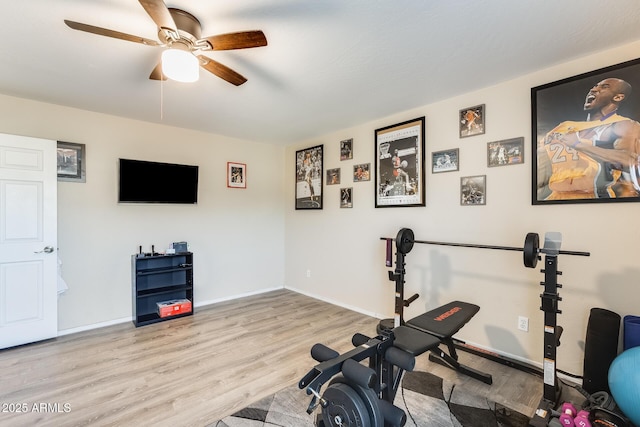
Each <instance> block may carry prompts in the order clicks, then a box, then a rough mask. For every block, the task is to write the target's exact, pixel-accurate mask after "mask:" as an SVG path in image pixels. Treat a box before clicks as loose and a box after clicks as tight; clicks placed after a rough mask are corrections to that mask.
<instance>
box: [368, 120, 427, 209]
mask: <svg viewBox="0 0 640 427" xmlns="http://www.w3.org/2000/svg"><path fill="white" fill-rule="evenodd" d="M424 123H425V118H424V117H420V118H417V119H413V120H409V121H406V122H403V123H399V124H396V125H392V126H387V127H384V128H381V129H377V130H376V131H375V144H376V147H375V148H376V150H375V151H376V167H375V175H376V188H375V191H376V208H383V207H406V206H424V205H425V174H424V146H425V144H424V133H425V125H424Z"/></svg>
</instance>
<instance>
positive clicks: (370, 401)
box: [329, 375, 384, 427]
mask: <svg viewBox="0 0 640 427" xmlns="http://www.w3.org/2000/svg"><path fill="white" fill-rule="evenodd" d="M331 384H346V385H348V386H349V387H351V388H352V389H354V390H355V391H356V392H357V393H358V395H359V396H360V398H361V399H362V401H363V402H364V404H365V406H366V407H367V410H368V412H369V424H370V426H371V427H384V417H383V416H382V410H381V409H380V405H379V403H378V402H379V401H380V398H379V397H378V395H377V394H376V392H375V391H373V390H372V389H370V388H365V387H362V386H359V385H358V384H355V383H353V382H352V381H350V380H348V379H347V378H345V377H344V376H343V375H338V376H336V377H334V378H333V379H332V380H331V382H330V383H329V385H331Z"/></svg>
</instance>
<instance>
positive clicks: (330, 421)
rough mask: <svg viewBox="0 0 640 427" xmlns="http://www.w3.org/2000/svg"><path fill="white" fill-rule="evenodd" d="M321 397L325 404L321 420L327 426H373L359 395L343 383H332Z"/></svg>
mask: <svg viewBox="0 0 640 427" xmlns="http://www.w3.org/2000/svg"><path fill="white" fill-rule="evenodd" d="M322 398H323V399H325V400H326V401H327V406H326V407H324V408H322V420H323V421H324V425H325V426H327V427H373V426H372V425H371V422H370V420H369V411H368V410H367V407H366V405H365V403H364V402H363V401H362V399H361V398H360V395H359V394H358V392H357V391H355V390H354V389H353V388H351V387H350V386H348V385H347V384H343V383H339V382H337V383H333V384H330V385H329V387H327V389H326V390H325V392H324V394H323V395H322Z"/></svg>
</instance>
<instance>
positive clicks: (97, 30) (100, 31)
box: [64, 19, 160, 46]
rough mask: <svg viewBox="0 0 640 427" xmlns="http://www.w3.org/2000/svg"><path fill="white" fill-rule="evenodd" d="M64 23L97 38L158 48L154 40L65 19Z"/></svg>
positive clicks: (158, 44)
mask: <svg viewBox="0 0 640 427" xmlns="http://www.w3.org/2000/svg"><path fill="white" fill-rule="evenodd" d="M64 23H65V24H67V26H68V27H69V28H73V29H74V30H78V31H84V32H87V33H92V34H97V35H99V36H107V37H113V38H114V39H120V40H126V41H130V42H134V43H142V44H146V45H149V46H160V43H158V42H157V41H155V40H151V39H145V38H144V37H139V36H134V35H132V34H126V33H121V32H120V31H114V30H109V29H107V28H102V27H95V26H93V25H89V24H82V23H80V22H74V21H69V20H67V19H65V20H64Z"/></svg>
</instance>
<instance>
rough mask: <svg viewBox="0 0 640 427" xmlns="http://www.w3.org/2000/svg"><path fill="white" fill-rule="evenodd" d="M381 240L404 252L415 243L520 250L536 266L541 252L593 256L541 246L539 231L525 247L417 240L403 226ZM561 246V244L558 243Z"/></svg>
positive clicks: (525, 260)
mask: <svg viewBox="0 0 640 427" xmlns="http://www.w3.org/2000/svg"><path fill="white" fill-rule="evenodd" d="M380 239H381V240H387V241H390V240H391V241H394V240H395V242H396V249H397V250H398V252H400V253H402V254H408V253H409V252H410V251H411V249H413V245H414V243H421V244H426V245H441V246H458V247H464V248H479V249H495V250H500V251H518V252H522V253H523V261H524V265H525V267H529V268H535V266H536V265H537V263H538V260H539V254H541V253H544V254H547V255H576V256H591V254H590V253H589V252H581V251H565V250H559V249H557V248H554V247H552V246H551V245H549V247H546V245H545V247H544V248H540V237H539V236H538V234H537V233H527V236H526V237H525V239H524V247H521V248H519V247H515V246H497V245H478V244H473V243H451V242H434V241H430V240H416V239H415V237H414V235H413V230H411V229H410V228H401V229H400V231H399V232H398V234H397V236H396V238H395V239H392V238H389V237H381V238H380ZM558 247H559V244H558Z"/></svg>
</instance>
